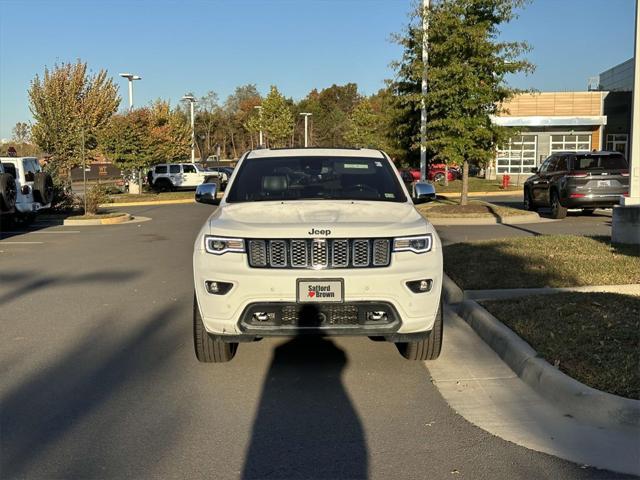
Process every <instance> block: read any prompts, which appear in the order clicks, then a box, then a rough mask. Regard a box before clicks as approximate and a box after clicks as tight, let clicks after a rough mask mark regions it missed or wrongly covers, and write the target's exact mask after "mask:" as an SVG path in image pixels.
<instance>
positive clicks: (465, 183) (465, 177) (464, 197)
mask: <svg viewBox="0 0 640 480" xmlns="http://www.w3.org/2000/svg"><path fill="white" fill-rule="evenodd" d="M468 194H469V161H468V160H465V161H464V163H463V164H462V194H461V195H460V205H466V204H467V203H468Z"/></svg>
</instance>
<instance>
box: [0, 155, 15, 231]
mask: <svg viewBox="0 0 640 480" xmlns="http://www.w3.org/2000/svg"><path fill="white" fill-rule="evenodd" d="M16 196H17V188H16V181H15V175H12V174H10V173H9V172H7V171H5V167H4V165H3V164H2V161H0V221H3V222H4V221H9V222H10V221H11V220H13V215H14V214H15V210H16Z"/></svg>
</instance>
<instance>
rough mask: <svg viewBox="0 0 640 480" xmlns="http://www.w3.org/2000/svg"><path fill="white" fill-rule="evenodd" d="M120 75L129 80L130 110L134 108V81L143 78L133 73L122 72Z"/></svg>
mask: <svg viewBox="0 0 640 480" xmlns="http://www.w3.org/2000/svg"><path fill="white" fill-rule="evenodd" d="M120 76H121V77H122V78H126V79H127V80H129V110H133V81H134V80H142V77H140V76H138V75H134V74H133V73H121V74H120Z"/></svg>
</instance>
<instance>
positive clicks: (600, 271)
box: [444, 235, 640, 290]
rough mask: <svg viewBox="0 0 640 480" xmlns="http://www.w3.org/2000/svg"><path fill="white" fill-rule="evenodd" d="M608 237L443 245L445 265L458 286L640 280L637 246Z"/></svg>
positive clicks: (549, 237) (552, 237) (572, 284)
mask: <svg viewBox="0 0 640 480" xmlns="http://www.w3.org/2000/svg"><path fill="white" fill-rule="evenodd" d="M610 241H611V239H610V238H608V237H580V236H573V235H545V236H536V237H519V238H507V239H503V240H489V241H478V242H469V243H456V244H453V245H447V246H445V247H444V269H445V271H446V272H447V274H448V275H449V276H450V277H451V279H452V280H453V281H454V282H456V283H457V284H458V285H459V286H460V287H461V288H462V289H467V290H478V289H493V288H535V287H576V286H584V285H616V284H630V283H640V251H639V250H638V247H637V246H633V245H628V246H627V245H613V246H612V245H611V243H610Z"/></svg>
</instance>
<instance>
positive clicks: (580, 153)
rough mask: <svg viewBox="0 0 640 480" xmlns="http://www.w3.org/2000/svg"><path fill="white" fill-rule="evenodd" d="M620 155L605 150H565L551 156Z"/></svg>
mask: <svg viewBox="0 0 640 480" xmlns="http://www.w3.org/2000/svg"><path fill="white" fill-rule="evenodd" d="M567 154H572V155H622V154H621V153H620V152H610V151H607V150H595V151H588V152H576V151H575V150H566V151H562V152H553V155H567Z"/></svg>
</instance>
